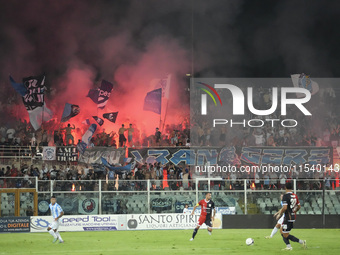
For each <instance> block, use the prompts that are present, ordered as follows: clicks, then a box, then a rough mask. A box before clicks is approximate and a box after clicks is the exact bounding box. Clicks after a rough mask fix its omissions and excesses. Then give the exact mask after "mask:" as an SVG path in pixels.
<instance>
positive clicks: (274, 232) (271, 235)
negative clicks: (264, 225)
mask: <svg viewBox="0 0 340 255" xmlns="http://www.w3.org/2000/svg"><path fill="white" fill-rule="evenodd" d="M278 230H279V228H277V227H274V228H273V230H272V233H271V234H270V237H273V236H274V235H275V234H276V232H277V231H278Z"/></svg>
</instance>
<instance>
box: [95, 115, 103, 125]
mask: <svg viewBox="0 0 340 255" xmlns="http://www.w3.org/2000/svg"><path fill="white" fill-rule="evenodd" d="M92 118H94V120H95V121H97V123H98V124H99V126H103V124H104V120H103V119H101V118H99V117H97V116H92Z"/></svg>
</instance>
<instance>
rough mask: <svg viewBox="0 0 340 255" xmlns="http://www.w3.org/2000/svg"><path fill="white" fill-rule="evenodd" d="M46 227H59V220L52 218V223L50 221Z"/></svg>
mask: <svg viewBox="0 0 340 255" xmlns="http://www.w3.org/2000/svg"><path fill="white" fill-rule="evenodd" d="M48 227H50V228H51V229H53V230H54V229H58V228H59V221H58V220H54V221H53V222H52V223H50V224H49V225H48Z"/></svg>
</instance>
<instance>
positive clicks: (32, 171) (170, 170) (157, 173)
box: [0, 162, 339, 191]
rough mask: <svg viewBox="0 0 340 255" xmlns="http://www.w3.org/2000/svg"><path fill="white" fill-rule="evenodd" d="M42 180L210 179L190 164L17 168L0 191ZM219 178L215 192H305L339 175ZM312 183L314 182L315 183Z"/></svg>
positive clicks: (123, 183) (183, 183) (178, 184)
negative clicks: (289, 187)
mask: <svg viewBox="0 0 340 255" xmlns="http://www.w3.org/2000/svg"><path fill="white" fill-rule="evenodd" d="M6 177H23V178H6ZM31 177H37V178H38V180H39V184H38V187H39V190H40V191H49V190H50V189H51V187H50V184H51V182H50V180H52V181H53V185H54V186H53V190H54V191H71V190H72V189H74V190H83V191H94V190H98V189H99V187H98V182H95V180H103V182H102V190H103V191H109V190H110V191H114V190H119V191H137V190H138V191H146V190H147V182H145V180H150V181H151V186H150V189H151V190H182V189H185V190H193V189H195V179H196V178H202V177H207V176H206V175H202V173H196V172H195V170H194V168H193V167H190V166H188V165H184V164H181V165H178V166H176V165H173V164H167V165H165V166H163V165H161V164H160V163H159V162H158V163H154V164H136V166H135V168H134V169H132V170H131V171H125V172H112V171H109V169H105V170H103V171H100V170H98V169H94V168H93V167H92V166H90V165H87V164H78V165H59V166H56V165H53V166H48V165H46V164H42V165H40V166H38V165H35V166H33V165H30V166H28V165H23V166H21V167H20V169H18V168H16V166H15V165H12V166H11V167H10V166H7V167H3V168H1V169H0V188H35V185H36V183H35V178H31ZM210 177H211V178H221V177H222V178H223V179H221V180H217V181H216V179H215V180H214V181H212V182H211V187H212V189H215V190H243V189H244V180H245V179H246V180H247V181H246V185H247V188H248V189H261V190H277V189H283V188H284V184H285V182H286V181H287V180H289V179H296V180H297V188H298V189H304V190H320V189H322V180H323V178H325V187H326V189H335V188H336V184H335V181H336V179H338V178H339V173H338V172H336V171H333V172H327V174H326V176H324V175H323V173H319V172H309V174H308V176H304V177H303V178H302V177H301V176H300V178H299V172H298V171H292V172H289V173H276V172H265V173H255V174H254V173H252V174H248V175H247V176H245V175H244V173H242V172H240V171H238V172H228V173H227V172H224V173H215V174H211V175H210ZM311 180H312V181H311ZM200 183H201V184H200V186H199V187H198V188H199V189H206V188H207V186H205V185H207V184H206V183H204V182H200Z"/></svg>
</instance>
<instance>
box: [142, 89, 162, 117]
mask: <svg viewBox="0 0 340 255" xmlns="http://www.w3.org/2000/svg"><path fill="white" fill-rule="evenodd" d="M143 110H144V111H150V112H154V113H157V114H161V110H162V89H161V88H159V89H155V90H153V91H150V92H148V93H147V94H146V97H145V99H144V107H143Z"/></svg>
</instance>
